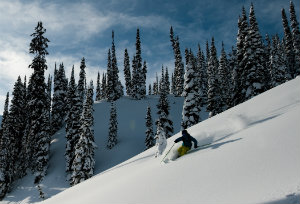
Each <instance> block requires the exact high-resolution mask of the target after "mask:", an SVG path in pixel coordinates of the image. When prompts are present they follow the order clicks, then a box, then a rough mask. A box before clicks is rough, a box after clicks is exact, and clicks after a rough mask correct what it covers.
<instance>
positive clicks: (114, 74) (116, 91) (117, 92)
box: [109, 31, 124, 101]
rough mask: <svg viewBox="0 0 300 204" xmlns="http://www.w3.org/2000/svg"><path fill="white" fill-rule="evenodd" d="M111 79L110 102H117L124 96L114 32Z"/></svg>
mask: <svg viewBox="0 0 300 204" xmlns="http://www.w3.org/2000/svg"><path fill="white" fill-rule="evenodd" d="M110 79H111V80H112V86H113V87H112V93H111V94H112V95H113V96H112V98H111V99H110V98H109V100H113V101H115V100H117V99H119V98H120V97H121V96H123V95H124V94H123V86H122V84H121V81H120V80H119V68H118V64H117V56H116V48H115V37H114V31H112V46H111V76H110Z"/></svg>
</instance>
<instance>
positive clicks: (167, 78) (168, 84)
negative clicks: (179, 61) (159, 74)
mask: <svg viewBox="0 0 300 204" xmlns="http://www.w3.org/2000/svg"><path fill="white" fill-rule="evenodd" d="M165 83H166V91H167V94H169V93H170V79H169V72H168V67H166V74H165Z"/></svg>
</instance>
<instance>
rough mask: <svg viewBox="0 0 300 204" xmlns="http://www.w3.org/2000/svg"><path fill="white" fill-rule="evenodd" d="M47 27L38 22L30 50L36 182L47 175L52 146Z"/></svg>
mask: <svg viewBox="0 0 300 204" xmlns="http://www.w3.org/2000/svg"><path fill="white" fill-rule="evenodd" d="M45 32H46V29H45V28H44V27H43V25H42V22H38V25H37V26H36V28H35V32H34V33H33V34H32V35H31V36H32V37H33V39H32V41H31V43H30V48H29V52H30V53H31V54H34V59H33V61H32V63H31V64H30V65H29V67H30V68H32V69H33V70H34V73H33V74H32V76H31V94H30V99H29V110H28V111H30V113H31V114H30V115H31V116H30V117H31V121H30V122H31V124H30V129H29V135H28V137H29V138H28V140H29V141H31V142H32V143H33V144H34V145H32V146H31V153H30V155H29V158H31V167H32V169H33V171H34V172H35V176H36V178H35V181H34V182H35V183H39V182H40V181H41V179H42V178H43V177H44V176H45V174H46V170H47V166H48V160H49V148H50V135H49V117H48V116H49V115H48V108H47V94H46V91H45V90H46V84H45V77H44V72H45V69H47V65H46V55H48V51H47V48H48V42H49V40H48V39H47V38H46V37H44V33H45Z"/></svg>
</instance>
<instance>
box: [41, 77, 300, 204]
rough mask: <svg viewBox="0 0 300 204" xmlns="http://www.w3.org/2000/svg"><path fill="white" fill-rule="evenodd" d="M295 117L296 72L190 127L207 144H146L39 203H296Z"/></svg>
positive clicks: (299, 149)
mask: <svg viewBox="0 0 300 204" xmlns="http://www.w3.org/2000/svg"><path fill="white" fill-rule="evenodd" d="M178 116H179V114H178ZM299 124H300V78H297V79H295V80H293V81H290V82H288V83H285V84H283V85H281V86H280V87H277V88H275V89H272V90H270V91H268V92H266V93H264V94H262V95H260V96H258V97H255V98H253V99H252V100H250V101H248V102H246V103H243V104H241V105H239V106H237V107H234V108H232V109H230V110H228V111H226V112H224V113H223V114H219V115H217V116H216V117H214V118H211V119H209V120H206V121H204V122H202V123H200V124H197V125H195V126H193V127H191V128H190V129H189V132H190V133H191V135H193V136H194V137H195V138H196V139H197V140H198V141H199V143H200V144H207V143H210V142H212V144H210V145H208V146H205V147H202V148H200V149H197V150H195V151H192V152H191V153H190V154H188V155H186V156H184V157H182V158H179V159H177V160H176V161H171V162H168V163H161V162H160V160H161V158H154V151H155V150H154V149H150V150H148V151H145V152H143V153H141V154H139V155H137V156H135V157H133V158H131V159H129V160H127V161H125V162H123V163H121V164H119V165H117V166H115V167H113V168H111V169H109V170H107V171H105V172H103V173H100V174H98V175H96V176H94V177H93V178H91V179H89V180H87V181H85V182H83V183H82V184H79V185H76V186H74V187H72V188H69V189H67V190H65V191H63V192H62V193H60V194H57V195H56V196H53V197H51V198H50V199H48V200H46V201H44V202H43V203H45V204H48V203H50V204H52V203H73V204H74V203H299V202H300V176H299V172H300V157H299V155H300V134H299V133H300V126H299ZM178 136H179V134H176V135H175V136H174V137H172V138H170V139H169V140H168V147H167V148H170V146H171V145H172V143H173V140H174V139H175V138H177V137H178ZM179 145H180V144H177V145H176V147H175V148H174V149H176V148H178V146H179ZM100 164H101V162H100V163H99V165H100Z"/></svg>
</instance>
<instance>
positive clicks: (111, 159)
mask: <svg viewBox="0 0 300 204" xmlns="http://www.w3.org/2000/svg"><path fill="white" fill-rule="evenodd" d="M158 98H159V97H158V96H150V97H148V98H147V99H145V100H141V101H136V100H131V99H129V98H127V97H123V98H121V99H120V100H118V101H117V103H116V105H117V112H118V114H117V117H118V123H119V125H118V126H119V129H118V141H119V142H118V144H117V146H116V147H115V148H113V149H112V150H108V149H107V148H106V144H107V139H108V123H109V110H110V103H108V102H105V101H102V102H96V104H95V105H94V109H95V112H94V117H95V127H94V129H95V141H96V144H97V145H98V149H96V151H95V153H96V155H95V160H96V166H95V174H98V173H100V172H102V171H104V170H107V169H109V168H111V167H113V166H115V165H117V164H119V163H121V162H124V161H126V160H127V159H129V158H131V157H133V156H135V155H137V154H139V153H141V152H142V151H144V149H145V144H144V141H145V130H146V127H145V122H146V121H145V116H146V110H147V106H148V105H150V106H151V109H152V118H153V119H156V118H157V115H156V112H157V109H156V104H157V102H158ZM169 100H170V106H171V110H170V118H171V119H172V120H173V122H174V130H175V131H176V132H178V131H179V130H180V122H181V114H182V104H183V98H180V97H179V98H175V97H172V96H170V97H169ZM202 118H207V114H206V113H205V112H203V113H202ZM65 145H66V140H65V130H64V129H62V130H60V131H59V132H58V133H57V134H55V135H54V136H53V139H52V142H51V155H50V156H51V158H50V164H49V169H48V172H47V176H46V177H45V179H44V180H43V181H42V185H41V187H42V190H43V192H44V193H45V196H46V198H49V197H51V196H53V195H55V194H57V193H59V192H61V191H63V190H65V189H66V188H68V187H70V186H69V184H68V183H67V182H66V179H65V178H66V175H65V158H64V153H65ZM33 180H34V177H33V176H31V175H29V176H26V177H25V178H23V179H21V180H20V181H17V183H15V185H14V186H15V187H14V188H13V191H12V192H11V193H9V194H8V195H7V196H6V197H5V198H4V200H3V201H2V202H1V201H0V203H19V202H20V201H23V202H25V203H31V202H37V201H40V198H39V193H38V190H37V188H36V186H35V185H34V184H33Z"/></svg>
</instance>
